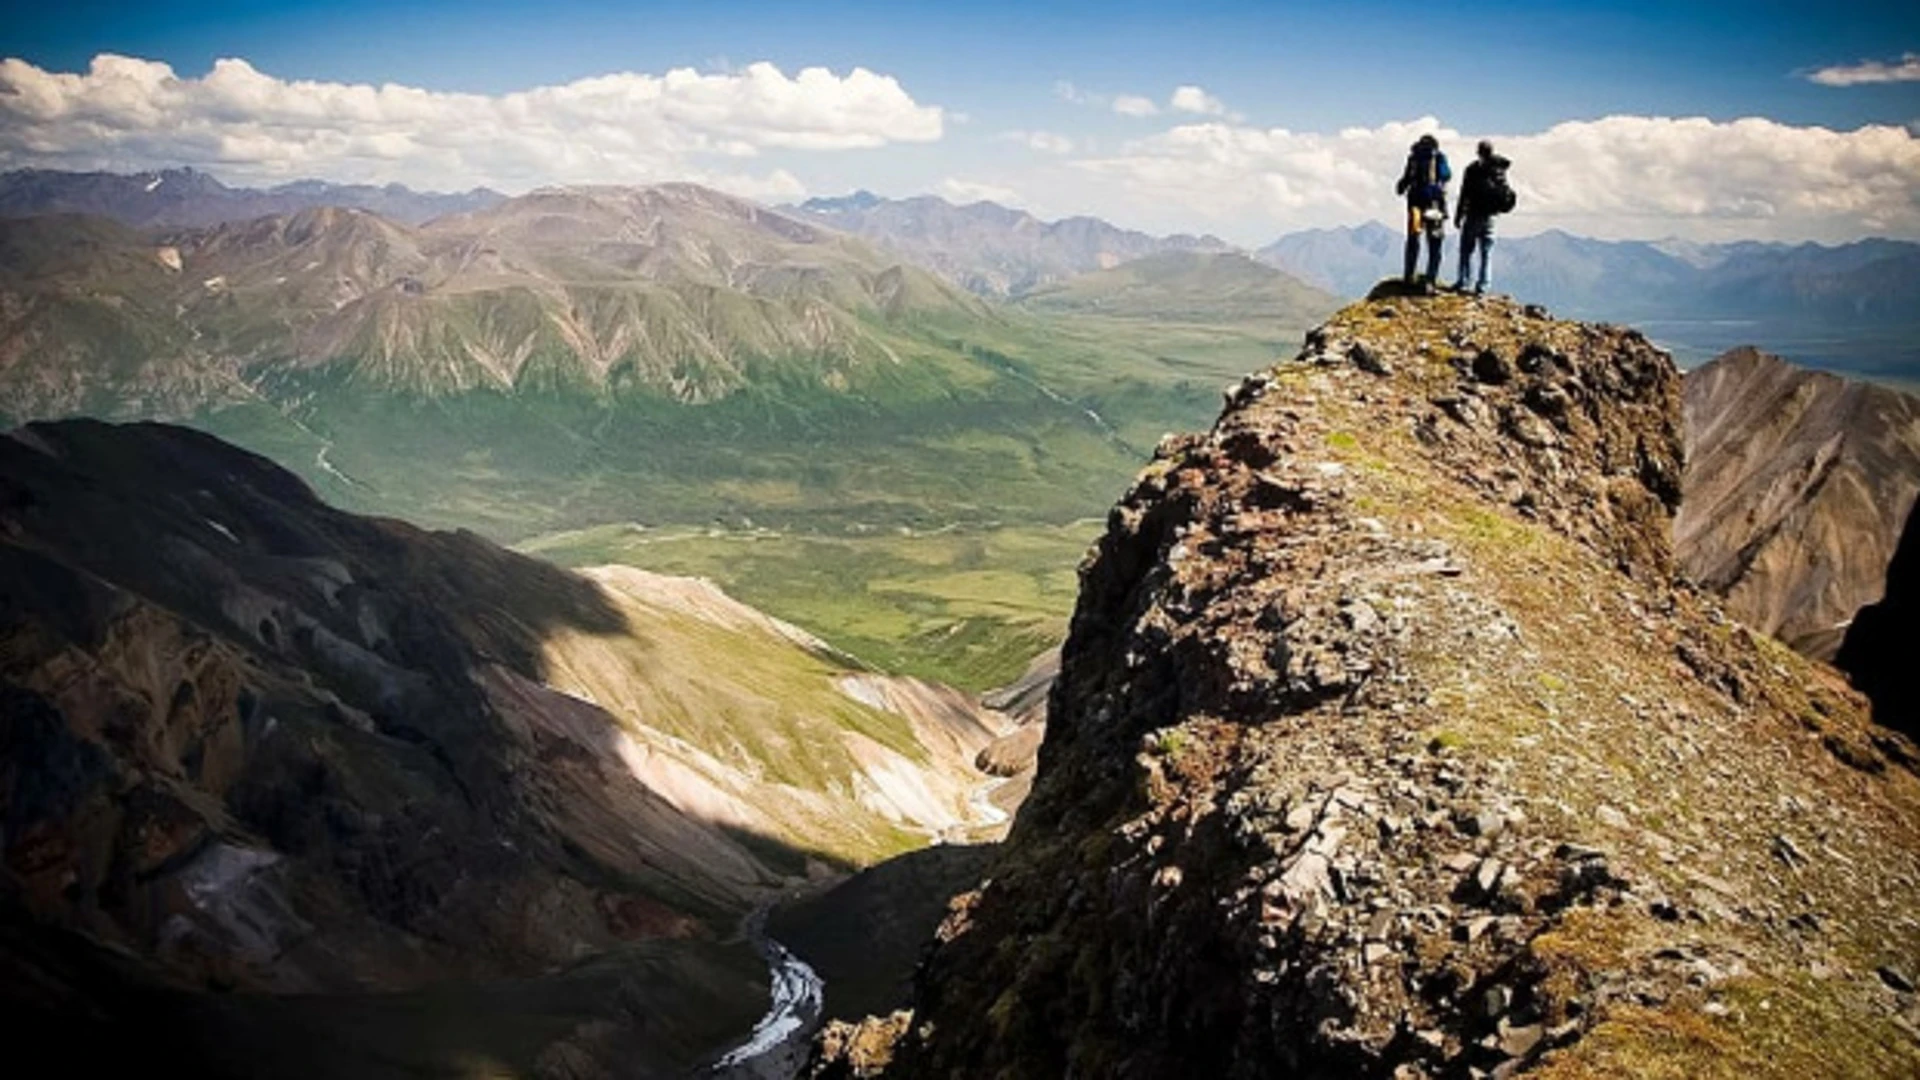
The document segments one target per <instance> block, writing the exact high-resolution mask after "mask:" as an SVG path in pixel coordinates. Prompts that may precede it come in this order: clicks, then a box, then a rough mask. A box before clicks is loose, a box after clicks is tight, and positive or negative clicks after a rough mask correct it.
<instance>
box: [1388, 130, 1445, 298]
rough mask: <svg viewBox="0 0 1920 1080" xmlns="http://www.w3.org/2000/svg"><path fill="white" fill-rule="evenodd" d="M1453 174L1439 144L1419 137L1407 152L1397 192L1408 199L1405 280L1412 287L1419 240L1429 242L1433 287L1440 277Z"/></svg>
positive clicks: (1428, 275)
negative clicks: (1448, 186)
mask: <svg viewBox="0 0 1920 1080" xmlns="http://www.w3.org/2000/svg"><path fill="white" fill-rule="evenodd" d="M1451 179H1453V170H1452V169H1450V168H1448V167H1447V155H1445V154H1443V153H1441V152H1440V140H1439V139H1436V138H1434V137H1433V136H1432V135H1422V136H1420V141H1419V142H1416V143H1414V144H1413V149H1412V150H1410V151H1408V152H1407V167H1406V168H1405V169H1402V170H1401V172H1400V182H1399V183H1398V184H1396V185H1394V189H1393V190H1394V191H1396V192H1398V193H1400V194H1402V195H1405V196H1406V197H1407V267H1406V274H1405V275H1404V276H1405V279H1406V282H1407V284H1409V285H1411V284H1413V273H1414V270H1415V269H1416V268H1417V267H1418V266H1419V263H1420V237H1421V235H1422V234H1425V235H1426V238H1427V273H1426V277H1425V281H1426V283H1427V285H1428V287H1432V285H1433V284H1434V282H1435V280H1436V279H1438V278H1439V276H1440V245H1441V243H1442V241H1444V240H1445V239H1446V232H1447V181H1449V180H1451Z"/></svg>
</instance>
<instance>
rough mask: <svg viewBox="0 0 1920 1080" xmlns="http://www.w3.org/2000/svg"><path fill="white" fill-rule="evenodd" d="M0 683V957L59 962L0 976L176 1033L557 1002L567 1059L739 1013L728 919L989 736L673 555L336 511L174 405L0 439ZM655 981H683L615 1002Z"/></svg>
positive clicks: (741, 993) (471, 1019)
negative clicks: (582, 569)
mask: <svg viewBox="0 0 1920 1080" xmlns="http://www.w3.org/2000/svg"><path fill="white" fill-rule="evenodd" d="M0 688H3V689H0V746H3V747H4V754H0V812H4V814H5V815H6V816H5V819H4V833H0V916H4V918H3V919H0V923H4V933H0V945H4V946H5V948H4V949H0V966H4V967H5V968H6V970H7V971H8V972H10V973H12V974H11V975H10V976H9V978H8V979H7V985H8V987H9V991H8V992H9V995H13V994H14V990H13V988H14V987H16V986H32V985H36V983H35V982H33V981H31V980H29V981H24V982H22V981H17V980H16V979H15V978H14V977H13V976H14V975H17V976H19V977H20V979H27V976H28V975H29V974H31V973H32V972H39V973H40V974H38V975H32V979H33V980H39V981H41V982H44V983H46V984H48V985H49V986H53V987H59V988H62V989H61V990H60V993H61V994H62V995H65V997H64V998H56V997H47V995H36V994H34V993H25V994H24V996H25V997H26V998H29V999H31V998H34V997H36V996H40V997H46V1000H47V1001H52V1002H55V1004H54V1005H46V1007H47V1008H49V1009H51V1010H52V1011H53V1012H56V1013H59V1014H60V1015H62V1016H64V1017H66V1018H67V1019H68V1020H75V1021H76V1022H78V1020H79V1019H84V1016H85V1015H86V1014H87V1011H88V1010H89V1009H108V1010H109V1011H110V1012H111V1011H112V1010H113V1009H114V1008H118V1006H112V1002H113V1001H119V1000H121V998H122V997H123V996H124V995H128V994H131V995H133V996H134V997H136V998H140V999H141V1000H146V997H147V996H148V992H149V991H151V992H153V993H161V992H162V991H165V992H166V993H168V994H171V995H176V996H170V997H168V998H167V1002H169V1003H170V1004H167V1005H166V1009H168V1010H176V1009H177V1010H181V1011H183V1012H184V1013H185V1014H190V1015H191V1016H193V1017H196V1018H198V1020H196V1022H198V1021H199V1020H204V1021H205V1022H206V1023H208V1024H211V1025H212V1028H211V1029H209V1030H212V1031H219V1030H225V1027H224V1025H226V1024H227V1023H228V1022H229V1021H231V1023H232V1024H235V1025H239V1026H240V1027H242V1028H245V1029H246V1030H247V1031H250V1032H254V1033H255V1034H256V1035H258V1034H259V1032H262V1031H266V1032H271V1031H279V1030H283V1029H284V1030H287V1031H289V1032H298V1031H305V1032H306V1034H305V1035H303V1036H301V1038H302V1039H304V1040H305V1041H304V1042H301V1043H300V1045H309V1044H311V1043H313V1042H314V1041H315V1040H320V1041H323V1042H325V1041H328V1040H331V1041H334V1042H338V1041H341V1040H344V1041H345V1042H346V1043H347V1044H348V1045H349V1046H353V1045H360V1043H358V1042H356V1040H358V1039H362V1038H363V1037H364V1039H365V1040H368V1042H367V1043H366V1045H367V1046H371V1047H375V1048H385V1049H377V1050H369V1051H367V1052H368V1053H370V1054H372V1055H373V1056H376V1057H377V1056H379V1055H380V1054H384V1053H387V1051H388V1050H391V1051H392V1054H393V1055H395V1056H396V1057H397V1059H399V1060H406V1061H415V1062H421V1063H438V1064H437V1065H436V1066H435V1067H440V1068H445V1067H448V1066H447V1064H446V1063H447V1062H448V1061H452V1060H457V1059H459V1058H461V1057H462V1056H465V1057H467V1058H469V1059H471V1058H472V1056H473V1055H474V1054H476V1053H479V1052H480V1051H481V1050H483V1049H485V1048H487V1047H492V1046H494V1045H495V1044H494V1043H493V1042H489V1041H488V1040H490V1039H494V1038H495V1037H496V1036H498V1037H500V1038H507V1039H510V1040H511V1041H514V1043H515V1049H514V1050H513V1052H512V1053H511V1054H509V1055H507V1057H506V1058H505V1059H503V1060H511V1061H514V1062H517V1064H516V1065H514V1067H515V1068H527V1069H530V1068H531V1062H532V1059H533V1058H534V1057H536V1056H538V1054H539V1053H541V1052H543V1048H545V1047H549V1046H552V1045H556V1044H559V1043H562V1042H566V1041H568V1040H571V1039H573V1038H574V1036H575V1035H576V1034H580V1033H579V1032H576V1031H575V1027H576V1025H588V1026H589V1027H591V1025H594V1024H602V1025H604V1024H612V1025H613V1030H612V1031H611V1033H608V1032H604V1031H601V1029H600V1028H592V1029H591V1030H590V1031H588V1032H587V1033H586V1035H583V1036H582V1037H583V1038H586V1037H587V1036H591V1038H587V1043H588V1044H587V1045H583V1046H581V1047H579V1048H577V1049H578V1050H579V1053H580V1054H583V1055H585V1057H584V1058H583V1059H582V1060H601V1059H603V1058H605V1057H606V1056H607V1055H608V1054H616V1055H617V1054H619V1053H624V1052H626V1051H629V1050H630V1051H633V1052H634V1053H636V1054H637V1053H640V1049H636V1040H637V1042H638V1044H640V1047H641V1049H644V1048H645V1047H649V1046H650V1047H651V1048H652V1051H650V1052H655V1053H666V1052H667V1050H669V1049H672V1053H673V1054H680V1055H682V1056H683V1058H685V1059H689V1060H690V1056H691V1055H695V1054H697V1053H703V1052H708V1051H711V1050H715V1049H718V1047H715V1046H714V1045H712V1044H713V1042H714V1041H716V1040H720V1039H724V1038H728V1037H734V1036H739V1035H741V1034H743V1032H744V1027H745V1025H746V1023H747V1022H748V1021H749V1020H750V1019H751V1018H752V1016H753V1015H757V1012H758V1009H759V1008H760V1007H761V1006H762V1005H763V1004H764V997H763V994H764V982H759V986H758V987H756V982H758V981H759V980H760V978H761V976H762V974H763V973H764V967H763V966H762V965H761V963H760V962H759V960H758V958H757V957H755V956H754V954H753V953H752V951H751V950H749V949H747V948H746V947H745V946H737V947H722V945H721V944H720V942H722V941H723V940H724V939H727V938H729V937H730V936H731V935H732V932H733V928H734V925H735V922H736V920H737V919H738V918H739V917H740V916H741V915H742V914H743V913H744V912H746V911H747V910H749V909H750V908H752V907H753V906H754V905H755V904H756V903H758V902H759V901H761V900H763V899H764V898H766V897H768V896H770V895H772V893H773V892H774V891H776V890H779V889H782V888H785V887H788V886H790V885H791V884H793V883H794V882H796V881H799V880H804V879H807V878H810V877H814V876H817V875H819V874H820V873H822V872H824V871H826V870H829V869H832V868H834V867H851V866H856V865H860V864H864V863H867V862H871V861H874V860H876V859H878V858H881V857H883V856H886V855H891V854H895V853H898V852H900V851H903V850H906V849H910V848H913V847H917V846H919V845H921V844H924V843H925V842H927V840H928V839H930V838H931V837H932V836H934V835H936V834H941V833H965V832H966V831H967V830H968V828H969V826H970V825H971V824H973V818H974V815H975V811H974V810H973V808H972V806H971V803H970V800H971V798H972V794H973V791H974V789H975V788H976V787H977V786H978V785H979V784H980V783H981V782H983V781H984V780H985V779H986V778H985V777H984V776H982V775H980V774H978V773H977V772H975V770H974V769H973V767H972V764H971V762H972V758H973V757H974V755H975V754H976V753H977V752H978V751H979V750H980V749H981V748H982V747H983V746H984V745H985V744H986V743H987V741H988V740H989V739H990V738H992V737H993V735H994V734H996V728H995V726H994V722H993V721H992V720H991V719H990V718H988V717H986V716H985V715H983V714H981V713H979V712H978V711H977V710H973V709H972V708H971V707H970V706H969V705H968V703H966V702H965V700H964V699H962V698H961V697H960V696H959V695H957V694H951V693H946V692H942V691H941V690H940V689H939V688H937V687H929V686H926V685H924V684H919V683H916V682H912V681H910V680H902V681H895V680H889V679H886V678H884V677H882V676H877V675H873V674H871V673H865V672H858V671H853V670H850V669H849V668H848V667H847V666H846V665H845V664H844V663H843V662H842V661H840V660H838V659H836V658H834V657H833V656H831V655H829V654H828V653H827V651H826V650H825V649H824V648H822V647H821V646H819V645H818V643H817V642H814V641H812V640H811V639H810V638H807V637H806V636H805V635H803V634H801V633H800V632H799V631H797V630H794V629H793V628H791V627H787V626H784V625H782V624H778V623H776V622H774V621H773V620H771V619H768V618H766V617H765V616H763V615H760V614H759V613H757V612H754V611H752V609H749V608H745V607H744V606H743V605H739V604H737V603H735V602H733V601H731V600H729V599H728V598H726V597H725V596H723V595H721V594H719V593H718V591H717V590H714V589H712V588H711V587H710V586H707V585H705V584H704V583H700V582H694V581H687V580H682V579H670V578H660V577H657V576H654V575H647V574H641V573H639V572H637V571H630V570H625V569H619V568H614V569H605V570H600V571H593V572H590V573H588V574H584V575H576V574H571V573H567V572H564V571H561V570H558V569H556V568H554V567H551V566H549V565H547V564H544V563H541V562H538V561H536V560H533V559H529V558H526V557H523V556H520V555H515V554H512V553H510V552H507V551H505V550H502V549H500V548H498V547H495V546H493V545H491V544H489V543H487V542H485V541H483V540H481V539H479V538H478V537H476V536H474V535H472V534H470V533H429V532H425V531H422V530H419V529H416V528H414V527H412V526H409V525H406V524H403V523H400V522H397V521H391V520H384V519H372V518H360V517H355V516H353V515H350V514H346V513H343V512H340V511H337V510H334V509H332V508H330V507H327V506H326V505H324V504H322V503H321V502H320V501H319V500H317V499H316V498H315V497H314V495H313V494H312V492H311V491H310V490H309V489H308V488H307V487H306V486H305V485H304V484H303V483H301V482H300V481H299V480H298V479H296V478H295V477H293V476H292V475H291V474H289V473H287V472H285V471H283V470H281V469H279V468H277V467H275V466H273V465H271V464H270V463H268V462H267V461H265V460H264V459H262V458H258V457H255V456H254V455H251V454H248V453H245V452H242V451H239V450H237V449H235V448H233V447H230V446H227V445H225V444H223V443H220V442H219V441H217V440H215V439H213V438H211V437H209V436H206V435H203V434H200V433H197V432H193V431H190V430H187V429H183V428H174V427H168V426H164V425H130V426H123V427H116V426H112V425H105V424H100V423H96V422H91V421H69V422H64V423H58V424H36V425H31V426H28V427H25V428H21V429H17V430H15V431H13V432H10V433H8V434H7V435H6V436H4V437H0ZM894 710H897V711H894ZM800 747H804V748H805V750H804V752H802V751H800V750H799V749H797V748H800ZM63 942H67V943H70V944H62V943H63ZM587 958H597V959H595V961H594V964H593V965H589V966H588V967H582V968H576V967H575V966H574V965H576V964H578V963H579V962H581V961H583V960H585V959H587ZM116 971H117V972H120V974H118V975H116V974H114V973H115V972H116ZM550 976H551V977H553V978H555V979H558V980H560V981H558V982H541V981H540V980H545V979H548V978H549V977H550ZM575 976H578V978H579V979H581V980H584V981H581V982H575V981H572V980H573V979H574V978H575ZM633 979H638V980H639V982H638V984H637V989H635V990H633V991H632V992H631V993H629V992H628V991H625V990H622V989H621V987H622V985H623V984H624V983H625V982H628V981H631V980H633ZM529 980H531V981H529ZM676 980H677V981H676ZM450 984H458V986H460V987H465V988H466V989H465V990H462V991H448V992H447V993H450V994H451V996H445V995H444V994H443V991H444V990H445V989H446V987H447V986H449V985H450ZM676 987H678V988H679V989H680V990H684V991H685V993H684V995H683V997H684V1002H685V1004H686V1005H687V1006H688V1007H694V1008H704V1009H706V1010H707V1011H708V1012H709V1013H711V1015H710V1016H708V1017H704V1018H701V1017H695V1018H694V1019H692V1020H688V1021H687V1023H688V1024H689V1025H690V1026H685V1027H682V1026H679V1025H680V1024H681V1020H683V1019H686V1018H685V1017H684V1015H683V1014H681V1013H678V1012H675V1011H674V1009H676V1008H679V1007H680V1006H673V1007H672V1008H667V1007H666V1006H661V1007H662V1008H667V1012H666V1013H663V1014H662V1018H660V1019H657V1020H656V1021H652V1022H648V1021H644V1020H642V1019H637V1018H636V1016H626V1017H624V1018H623V1017H622V1015H620V1013H621V1010H636V1009H637V1010H639V1011H640V1016H642V1017H643V1016H644V1015H645V1014H646V1013H647V1011H648V1010H651V1009H653V1008H655V1006H656V1005H659V1003H660V1001H661V997H660V995H663V994H664V995H666V996H667V997H668V998H671V997H672V996H673V992H674V991H675V988H676ZM595 988H597V989H595ZM207 990H234V991H240V992H243V993H242V994H241V995H239V996H236V997H235V998H233V999H232V1000H233V1002H235V1003H234V1004H232V1005H231V1006H228V1005H218V1006H216V1005H214V1004H211V1003H209V1001H208V1000H206V999H204V998H201V997H198V996H195V995H196V994H197V993H198V992H202V991H207ZM368 991H381V992H395V993H400V992H404V993H406V994H409V995H415V996H413V997H408V998H404V999H393V1000H394V1001H396V1002H401V1003H402V1004H399V1005H398V1006H397V1007H398V1008H400V1009H402V1010H403V1011H406V1010H413V1011H414V1012H415V1013H416V1014H418V1013H422V1012H424V1013H428V1014H433V1015H441V1014H445V1023H438V1022H435V1023H429V1024H427V1025H426V1026H425V1027H424V1028H421V1029H419V1030H416V1031H414V1033H413V1034H412V1035H409V1034H408V1031H409V1029H408V1027H407V1026H406V1025H404V1024H399V1023H398V1021H397V1019H395V1018H390V1019H388V1020H387V1021H384V1022H383V1021H382V1020H381V1018H380V1012H379V1010H378V1009H370V1008H368V1007H367V1003H366V1002H365V1001H364V1000H362V999H359V998H356V997H354V995H357V994H361V993H364V992H368ZM267 992H273V993H279V992H298V993H305V994H320V995H325V997H324V998H320V999H314V1000H315V1001H316V1002H331V1004H325V1005H324V1007H323V1008H322V1007H319V1006H316V1008H318V1009H319V1011H316V1012H312V1013H304V1012H300V1011H299V1010H298V1009H297V1008H295V1007H294V1006H283V1005H281V1004H275V1003H274V999H270V998H263V997H258V996H255V995H258V994H260V993H267ZM463 994H466V997H464V998H463V997H462V995H463ZM177 995H187V996H185V997H179V996H177ZM343 995H344V997H343ZM489 995H492V996H489ZM10 999H11V998H10ZM60 1000H66V1001H68V1003H69V1004H70V1005H71V1006H72V1007H71V1008H67V1007H66V1006H64V1005H58V1001H60ZM223 1000H225V999H223ZM462 1000H465V1001H467V1003H468V1005H470V1006H471V1007H472V1009H474V1010H475V1013H474V1015H472V1016H467V1017H464V1018H461V1017H459V1016H458V1015H457V1010H458V1007H459V1002H460V1001H462ZM583 1000H585V1001H586V1002H587V1003H586V1004H582V1001H583ZM542 1002H545V1003H546V1004H542ZM702 1002H704V1003H706V1004H705V1005H704V1006H703V1005H701V1004H700V1003H702ZM408 1003H410V1004H408ZM42 1004H43V1005H45V1002H43V1003H42ZM149 1004H151V1002H150V1003H149ZM109 1006H112V1008H109ZM128 1007H129V1008H132V1007H133V1006H131V1005H129V1006H128ZM158 1007H159V1006H158V1005H156V1006H155V1008H158ZM516 1008H519V1009H533V1010H536V1011H538V1010H543V1009H549V1010H557V1012H551V1013H542V1015H544V1016H546V1019H545V1020H542V1021H540V1022H539V1023H532V1022H531V1021H529V1022H528V1023H518V1022H516V1021H511V1020H509V1019H503V1018H504V1017H506V1016H508V1015H509V1014H510V1013H511V1012H512V1010H514V1009H516ZM287 1010H292V1011H287ZM736 1014H744V1015H736ZM489 1017H491V1018H494V1019H501V1020H502V1023H504V1024H505V1025H506V1026H505V1027H502V1028H501V1029H500V1030H499V1031H497V1032H494V1033H491V1034H489V1033H488V1027H489V1023H490V1021H489V1020H488V1019H487V1018H489ZM667 1017H678V1019H669V1018H667ZM636 1023H638V1024H639V1025H640V1026H638V1027H636V1026H635V1024H636ZM516 1024H517V1025H518V1026H516ZM259 1025H265V1027H261V1026H259ZM556 1025H557V1026H556ZM363 1028H364V1029H365V1030H361V1029H363ZM375 1029H378V1030H377V1031H376V1030H375ZM595 1031H601V1034H604V1035H606V1039H605V1040H603V1041H604V1043H605V1045H599V1044H597V1043H593V1039H598V1038H600V1035H595V1034H593V1032H595ZM236 1037H238V1036H236ZM289 1037H292V1035H291V1034H290V1035H289ZM663 1040H664V1041H663ZM702 1040H706V1041H705V1042H702ZM261 1041H262V1043H263V1045H264V1044H266V1043H272V1042H273V1040H271V1039H266V1038H265V1037H264V1036H262V1037H261ZM623 1048H624V1049H623ZM229 1049H231V1048H229ZM262 1052H265V1051H264V1050H262ZM556 1052H559V1051H556ZM567 1052H568V1053H571V1052H572V1051H567ZM669 1056H672V1055H671V1054H670V1055H669ZM241 1058H242V1059H243V1060H244V1058H245V1055H244V1054H243V1055H241ZM265 1060H266V1059H259V1060H254V1061H253V1062H252V1065H253V1067H252V1068H251V1069H246V1068H240V1069H239V1070H238V1071H240V1072H242V1073H243V1074H244V1073H249V1072H251V1073H254V1074H257V1073H258V1072H259V1071H261V1069H262V1068H264V1064H263V1062H264V1061H265ZM328 1060H329V1061H333V1062H334V1063H335V1064H336V1065H339V1068H338V1069H336V1070H331V1071H334V1072H335V1074H339V1075H366V1074H365V1073H361V1072H359V1071H358V1070H356V1069H355V1068H352V1067H349V1065H347V1064H340V1063H339V1061H338V1059H328ZM421 1067H425V1064H422V1065H421ZM268 1071H279V1070H277V1069H276V1070H268ZM323 1072H324V1071H323ZM302 1074H303V1075H314V1073H311V1072H304V1071H303V1072H302Z"/></svg>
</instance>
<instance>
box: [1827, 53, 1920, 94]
mask: <svg viewBox="0 0 1920 1080" xmlns="http://www.w3.org/2000/svg"><path fill="white" fill-rule="evenodd" d="M1807 78H1808V79H1809V80H1810V81H1812V82H1817V83H1819V84H1820V85H1821V86H1859V85H1861V84H1863V83H1896V82H1920V53H1907V54H1906V55H1905V56H1902V57H1901V58H1900V59H1898V60H1893V61H1887V60H1862V61H1860V62H1859V63H1857V64H1836V65H1834V66H1832V67H1823V68H1820V69H1819V70H1817V71H1812V72H1809V73H1808V74H1807Z"/></svg>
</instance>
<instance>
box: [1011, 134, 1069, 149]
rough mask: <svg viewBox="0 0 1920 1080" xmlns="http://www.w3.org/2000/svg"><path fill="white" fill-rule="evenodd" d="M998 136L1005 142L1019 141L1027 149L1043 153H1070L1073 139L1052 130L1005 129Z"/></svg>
mask: <svg viewBox="0 0 1920 1080" xmlns="http://www.w3.org/2000/svg"><path fill="white" fill-rule="evenodd" d="M1000 138H1001V139H1002V140H1004V141H1006V142H1015V143H1019V144H1020V145H1021V146H1024V147H1026V148H1027V149H1029V150H1038V151H1040V152H1041V153H1043V154H1071V153H1073V140H1072V139H1070V138H1068V137H1067V136H1065V135H1061V134H1058V133H1057V132H1052V131H1005V132H1001V134H1000Z"/></svg>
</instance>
